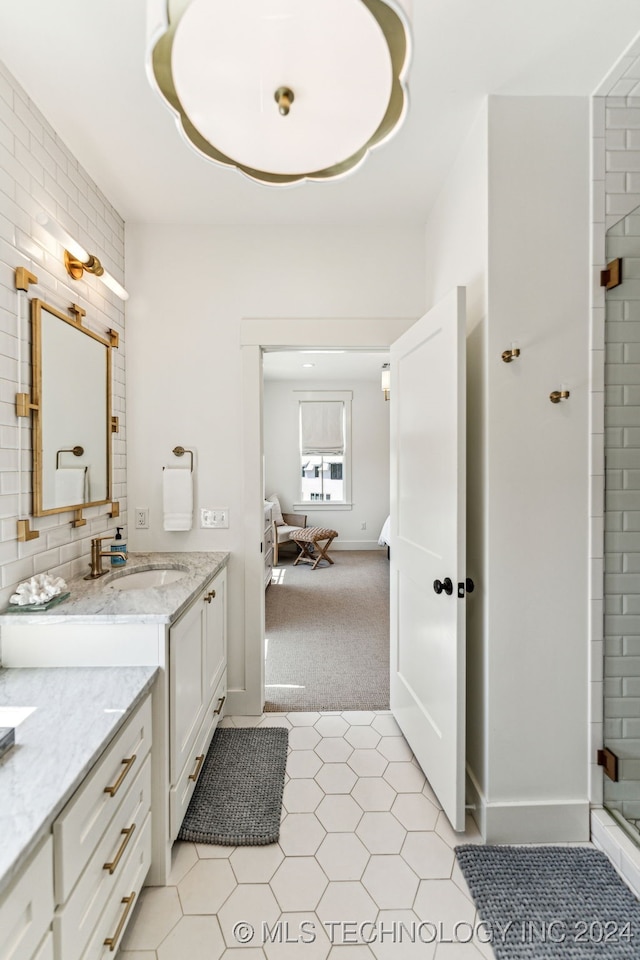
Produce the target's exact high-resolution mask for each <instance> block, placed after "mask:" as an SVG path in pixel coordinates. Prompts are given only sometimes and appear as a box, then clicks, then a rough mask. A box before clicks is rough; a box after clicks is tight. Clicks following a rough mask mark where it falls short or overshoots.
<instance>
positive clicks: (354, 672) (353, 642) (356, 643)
mask: <svg viewBox="0 0 640 960" xmlns="http://www.w3.org/2000/svg"><path fill="white" fill-rule="evenodd" d="M332 556H333V559H334V561H335V562H334V565H333V566H332V567H329V566H327V565H326V564H325V563H324V562H322V563H320V565H319V566H318V567H317V568H316V569H315V570H312V569H311V567H310V565H309V564H298V566H297V567H294V566H293V555H292V554H287V556H286V559H285V558H284V557H283V555H282V554H281V563H280V565H279V566H278V567H277V568H276V569H275V570H274V582H273V583H272V584H271V586H270V587H269V588H268V589H267V593H266V636H267V640H268V643H267V662H266V668H265V669H266V685H267V686H266V703H265V710H272V711H274V710H275V711H286V710H388V709H389V561H388V560H387V556H386V552H385V551H384V550H382V549H381V550H380V551H377V550H375V551H374V550H358V551H351V550H344V551H334V552H333V554H332Z"/></svg>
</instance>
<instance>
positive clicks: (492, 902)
mask: <svg viewBox="0 0 640 960" xmlns="http://www.w3.org/2000/svg"><path fill="white" fill-rule="evenodd" d="M456 856H457V858H458V863H459V864H460V868H461V870H462V872H463V874H464V878H465V880H466V881H467V883H468V885H469V890H470V891H471V895H472V896H473V899H474V900H475V903H476V906H477V908H478V912H479V914H480V919H481V921H482V922H481V924H480V926H479V927H478V928H477V931H476V936H477V937H478V939H482V940H484V941H485V942H490V943H491V946H492V947H493V950H494V953H495V955H496V960H547V958H548V960H551V958H553V960H638V957H640V903H638V901H637V900H636V898H635V897H634V895H633V894H632V893H631V891H630V890H629V888H628V887H627V886H626V884H625V883H624V882H623V881H622V880H621V879H620V877H619V876H618V874H617V873H616V871H615V870H614V868H613V867H612V865H611V864H610V863H609V861H608V860H607V858H606V857H605V855H604V854H603V853H601V852H600V851H599V850H593V849H591V848H588V847H535V846H527V847H515V846H514V847H512V846H479V845H476V844H465V845H463V846H459V847H456Z"/></svg>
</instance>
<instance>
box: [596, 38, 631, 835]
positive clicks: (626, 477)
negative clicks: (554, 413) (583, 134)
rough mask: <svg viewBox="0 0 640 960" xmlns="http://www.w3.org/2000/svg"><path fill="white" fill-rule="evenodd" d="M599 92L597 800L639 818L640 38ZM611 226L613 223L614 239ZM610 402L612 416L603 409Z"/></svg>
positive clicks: (597, 155) (609, 408)
mask: <svg viewBox="0 0 640 960" xmlns="http://www.w3.org/2000/svg"><path fill="white" fill-rule="evenodd" d="M599 93H600V96H597V97H595V98H594V100H593V114H592V116H593V163H592V177H593V209H592V215H593V241H592V263H593V272H594V281H593V290H594V295H593V308H594V309H593V317H592V343H591V347H592V355H591V356H592V390H593V399H594V403H593V404H592V457H591V464H592V466H591V472H592V495H591V515H592V517H593V522H592V533H591V552H590V556H591V570H592V620H591V642H592V651H593V656H592V667H591V687H592V710H591V721H592V724H591V727H592V737H591V750H592V755H591V757H590V762H591V772H592V777H591V800H592V802H594V803H602V801H603V799H604V800H605V802H606V803H607V804H608V805H609V806H612V807H615V808H617V809H619V810H620V812H621V813H622V814H623V815H624V816H625V817H627V818H629V819H631V820H637V819H640V760H639V759H638V758H640V721H639V720H638V719H637V718H640V599H639V598H640V216H638V217H636V216H629V214H633V211H634V210H635V209H636V207H638V206H640V47H639V46H638V45H637V44H636V45H635V46H634V47H632V48H631V49H630V50H629V51H628V52H627V55H626V56H625V57H623V58H622V60H621V61H620V62H619V64H618V65H617V66H616V68H615V70H614V71H613V72H612V73H611V74H610V75H609V77H608V79H607V81H606V84H605V85H603V87H601V88H600V90H599ZM623 217H625V218H626V220H625V223H624V225H620V226H619V227H615V226H614V225H615V224H618V223H619V221H620V220H621V218H623ZM611 228H613V230H611ZM607 231H610V232H609V234H608V236H607V237H606V246H605V235H606V232H607ZM615 234H619V235H618V236H615ZM617 256H623V257H624V276H625V283H624V287H622V288H620V289H619V290H618V291H610V292H609V293H608V295H607V302H606V321H605V309H604V308H605V297H604V292H603V290H602V288H601V287H600V283H599V280H600V277H599V274H600V270H601V269H602V268H603V267H604V265H605V262H606V261H607V260H609V259H612V258H613V257H617ZM636 298H637V299H636ZM603 346H604V347H605V352H604V355H603V352H602V347H603ZM605 363H606V366H605ZM603 369H604V370H605V376H604V382H603V379H602V371H603ZM603 391H604V392H603ZM603 401H604V422H602V420H601V418H600V415H599V412H600V409H601V406H602V402H603ZM603 454H605V455H606V511H605V518H606V520H605V534H604V538H603V537H602V523H601V521H599V520H598V518H599V517H601V516H602V497H603V493H604V474H605V459H604V456H603ZM603 558H604V567H603V562H602V561H603ZM603 573H604V590H603V583H602V576H603ZM602 597H604V602H602V600H601V598H602ZM603 618H604V624H603ZM603 640H604V642H603ZM602 654H604V664H602V661H601V656H602ZM636 654H638V655H636ZM603 743H606V745H607V746H609V747H611V749H612V750H615V751H616V752H617V753H618V754H619V755H620V757H621V777H622V779H621V781H620V782H619V783H618V784H614V783H612V782H611V781H609V780H607V781H606V782H605V783H604V785H603V781H602V772H601V770H600V769H599V768H598V767H597V766H596V765H595V756H594V754H595V751H596V750H597V749H598V748H599V747H600V746H602V745H603Z"/></svg>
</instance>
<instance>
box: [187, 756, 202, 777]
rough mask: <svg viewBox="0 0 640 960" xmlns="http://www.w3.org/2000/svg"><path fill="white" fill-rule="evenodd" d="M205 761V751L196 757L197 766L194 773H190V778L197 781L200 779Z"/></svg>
mask: <svg viewBox="0 0 640 960" xmlns="http://www.w3.org/2000/svg"><path fill="white" fill-rule="evenodd" d="M203 763H204V753H201V754H200V756H199V757H196V768H195V770H194V771H193V773H190V774H189V780H193V781H194V782H195V781H196V780H197V779H198V777H199V776H200V770H201V768H202V764H203Z"/></svg>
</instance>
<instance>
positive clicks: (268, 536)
mask: <svg viewBox="0 0 640 960" xmlns="http://www.w3.org/2000/svg"><path fill="white" fill-rule="evenodd" d="M272 546H273V524H269V526H268V527H267V528H266V529H265V531H264V552H265V553H266V552H267V550H269V548H270V547H272Z"/></svg>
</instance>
